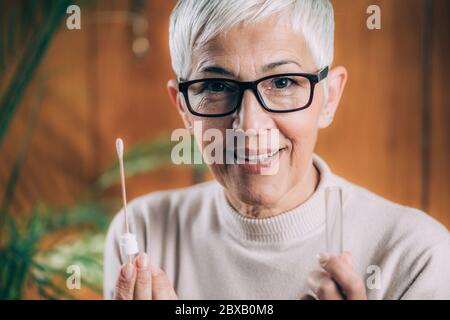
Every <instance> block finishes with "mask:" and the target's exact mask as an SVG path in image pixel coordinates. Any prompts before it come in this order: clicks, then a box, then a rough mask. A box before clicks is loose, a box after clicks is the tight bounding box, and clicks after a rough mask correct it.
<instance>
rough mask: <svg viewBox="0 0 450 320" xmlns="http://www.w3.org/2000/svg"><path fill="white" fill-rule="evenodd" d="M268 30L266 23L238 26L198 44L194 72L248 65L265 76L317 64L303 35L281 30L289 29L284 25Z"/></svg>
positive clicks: (305, 68) (300, 69)
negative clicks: (277, 70)
mask: <svg viewBox="0 0 450 320" xmlns="http://www.w3.org/2000/svg"><path fill="white" fill-rule="evenodd" d="M267 27H268V26H267V25H264V24H262V23H259V24H254V25H249V26H239V27H235V28H233V29H231V30H229V31H227V32H225V33H223V34H219V35H218V36H216V37H214V38H213V39H211V40H210V41H208V42H207V43H205V44H203V45H197V46H196V48H195V49H194V51H193V57H192V61H193V64H192V65H193V71H194V72H199V71H200V70H203V69H205V68H210V67H221V68H224V69H236V68H239V67H241V68H242V67H244V68H245V67H246V66H245V64H247V67H253V68H255V69H257V71H258V72H262V73H264V72H266V71H269V70H270V69H273V68H274V67H280V66H289V65H292V66H295V67H296V70H298V71H299V72H300V71H306V70H307V69H310V68H311V67H312V66H313V65H314V63H313V59H312V55H311V53H310V50H309V49H308V47H307V45H306V43H305V40H304V37H303V36H302V35H301V34H299V33H297V32H294V31H292V30H290V32H286V30H283V29H281V28H285V27H283V26H276V27H275V28H272V29H271V28H267ZM241 64H244V65H241ZM250 64H251V65H250ZM229 71H231V70H229Z"/></svg>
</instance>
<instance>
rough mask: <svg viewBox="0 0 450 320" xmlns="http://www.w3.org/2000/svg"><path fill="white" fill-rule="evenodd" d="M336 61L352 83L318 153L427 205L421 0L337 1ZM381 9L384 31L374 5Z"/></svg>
mask: <svg viewBox="0 0 450 320" xmlns="http://www.w3.org/2000/svg"><path fill="white" fill-rule="evenodd" d="M333 4H334V7H335V19H336V40H335V41H336V45H335V65H343V66H345V67H346V68H347V69H348V72H349V81H348V84H347V88H346V90H345V93H344V96H343V100H342V102H341V105H340V107H339V110H338V111H337V115H336V118H335V121H334V123H333V124H332V126H331V127H329V128H327V129H325V130H323V131H322V132H321V133H320V134H319V142H318V148H317V150H318V153H319V154H321V155H322V156H323V157H324V158H325V159H326V160H327V161H328V162H329V164H330V166H331V168H332V169H333V170H334V171H335V172H336V173H337V174H339V175H342V176H343V177H346V178H347V179H348V180H350V181H353V182H355V183H357V184H359V185H362V186H364V187H366V188H368V189H370V190H372V191H374V192H376V193H378V194H380V195H382V196H384V197H386V198H388V199H391V200H393V201H397V202H400V203H402V204H407V205H410V206H414V207H420V206H421V203H420V195H421V98H422V94H421V39H420V33H421V14H420V12H421V11H420V10H421V1H419V0H396V1H389V0H384V1H373V0H364V1H350V0H346V1H333ZM372 4H377V5H379V6H380V8H381V13H382V28H381V30H369V29H368V28H367V27H366V19H367V17H368V15H367V14H366V9H367V7H368V6H369V5H372Z"/></svg>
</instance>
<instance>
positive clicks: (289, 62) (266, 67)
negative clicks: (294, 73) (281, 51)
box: [262, 60, 302, 72]
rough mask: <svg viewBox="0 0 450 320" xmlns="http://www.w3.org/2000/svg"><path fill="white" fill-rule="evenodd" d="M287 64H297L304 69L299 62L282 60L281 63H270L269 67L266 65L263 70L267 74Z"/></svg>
mask: <svg viewBox="0 0 450 320" xmlns="http://www.w3.org/2000/svg"><path fill="white" fill-rule="evenodd" d="M286 64H295V65H297V66H298V67H300V68H302V66H301V64H299V63H298V62H297V61H294V60H281V61H276V62H272V63H269V64H268V65H265V66H264V67H263V69H262V70H263V72H267V71H269V70H272V69H275V68H276V67H279V66H283V65H286Z"/></svg>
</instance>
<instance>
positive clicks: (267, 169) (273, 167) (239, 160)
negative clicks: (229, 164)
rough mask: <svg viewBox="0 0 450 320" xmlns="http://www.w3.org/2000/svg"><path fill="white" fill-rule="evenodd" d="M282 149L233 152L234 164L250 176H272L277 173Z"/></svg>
mask: <svg viewBox="0 0 450 320" xmlns="http://www.w3.org/2000/svg"><path fill="white" fill-rule="evenodd" d="M284 149H285V148H281V149H277V150H273V151H271V150H265V151H263V152H261V151H259V152H256V151H252V150H245V153H244V152H235V160H236V164H237V165H238V166H239V168H241V169H242V170H243V171H245V172H247V173H250V174H262V175H274V174H276V173H277V172H278V167H279V158H280V156H281V154H282V152H283V151H284Z"/></svg>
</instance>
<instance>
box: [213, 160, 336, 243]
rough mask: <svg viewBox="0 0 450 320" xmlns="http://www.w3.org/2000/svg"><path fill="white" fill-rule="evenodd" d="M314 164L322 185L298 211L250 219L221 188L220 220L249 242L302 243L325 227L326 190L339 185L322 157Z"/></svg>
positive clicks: (233, 232) (219, 193) (319, 185)
mask: <svg viewBox="0 0 450 320" xmlns="http://www.w3.org/2000/svg"><path fill="white" fill-rule="evenodd" d="M313 164H314V166H315V167H316V168H317V170H318V171H319V183H318V186H317V187H316V190H315V191H314V192H313V194H312V195H311V196H310V197H309V198H308V199H307V200H306V201H305V202H303V203H302V204H300V205H299V206H298V207H296V208H294V209H292V210H289V211H286V212H284V213H281V214H279V215H276V216H273V217H269V218H259V219H258V218H250V217H246V216H243V215H242V214H240V213H239V212H237V211H236V210H235V209H234V208H233V207H232V206H231V205H230V203H229V202H228V200H227V199H226V197H225V192H224V189H223V187H220V188H219V192H218V194H217V196H218V203H219V218H220V220H221V223H222V224H223V225H225V227H226V228H227V229H228V231H229V232H231V233H232V234H233V235H234V236H235V237H238V238H240V239H243V240H248V241H257V242H264V243H279V242H283V241H289V240H293V239H301V238H304V237H307V236H309V235H310V234H311V233H312V232H314V231H315V230H317V229H318V228H319V227H322V226H323V225H324V223H325V193H324V191H325V188H326V187H328V186H330V185H332V184H335V181H333V180H334V179H333V174H332V173H331V171H330V168H329V167H328V165H327V164H326V163H325V161H324V160H322V159H321V158H320V157H319V156H318V155H316V154H313Z"/></svg>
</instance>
